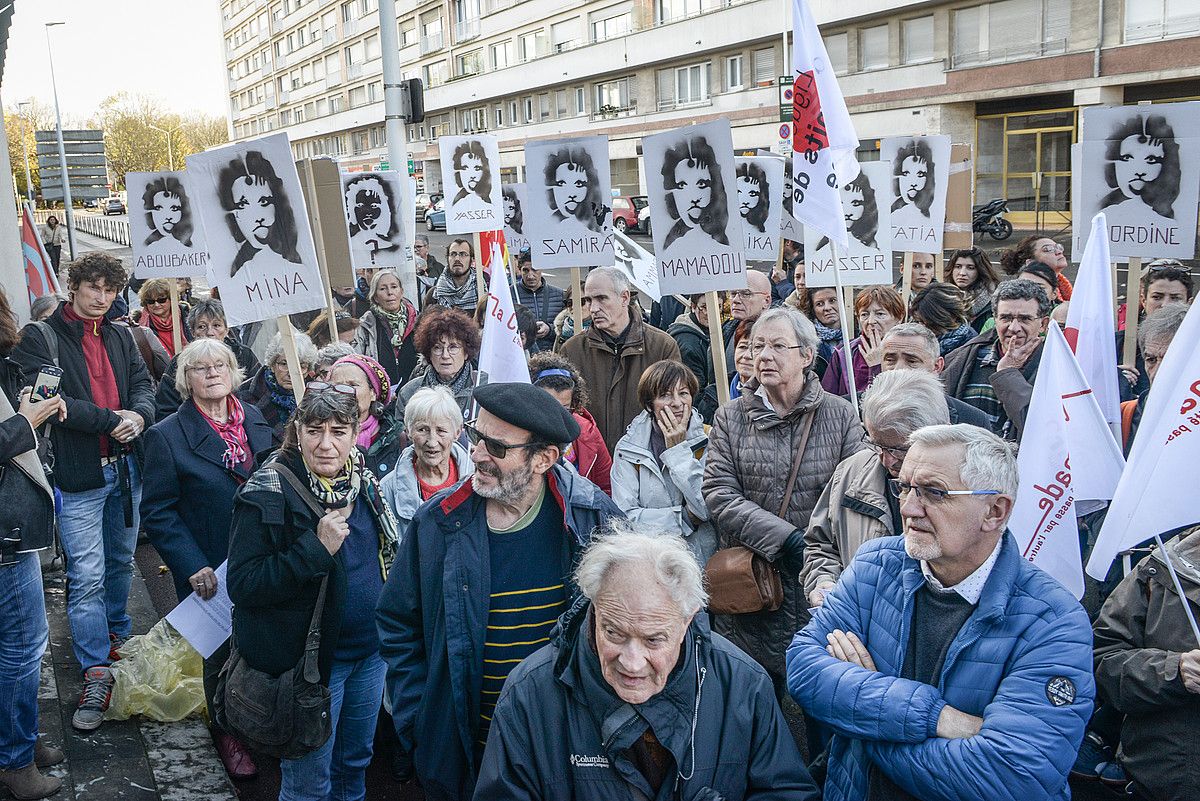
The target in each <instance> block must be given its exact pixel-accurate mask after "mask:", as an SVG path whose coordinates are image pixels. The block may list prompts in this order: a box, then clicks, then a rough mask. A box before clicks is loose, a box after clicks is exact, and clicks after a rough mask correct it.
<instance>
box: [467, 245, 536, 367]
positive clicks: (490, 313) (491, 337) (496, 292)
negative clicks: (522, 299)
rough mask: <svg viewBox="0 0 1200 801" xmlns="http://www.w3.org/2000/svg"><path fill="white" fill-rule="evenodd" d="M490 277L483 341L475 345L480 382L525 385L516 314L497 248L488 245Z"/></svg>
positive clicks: (524, 365)
mask: <svg viewBox="0 0 1200 801" xmlns="http://www.w3.org/2000/svg"><path fill="white" fill-rule="evenodd" d="M490 264H491V267H492V279H491V283H490V284H489V285H488V297H487V315H486V317H485V318H484V322H483V342H482V344H481V345H480V348H479V383H480V384H502V383H514V384H528V383H529V367H528V363H527V361H526V359H525V349H524V348H523V347H522V346H521V332H520V331H518V330H517V313H516V309H515V308H514V306H513V298H512V293H511V291H510V290H509V287H508V276H507V275H506V274H505V273H506V270H505V267H504V257H503V256H502V255H501V254H500V248H499V246H497V245H492V258H491V262H490Z"/></svg>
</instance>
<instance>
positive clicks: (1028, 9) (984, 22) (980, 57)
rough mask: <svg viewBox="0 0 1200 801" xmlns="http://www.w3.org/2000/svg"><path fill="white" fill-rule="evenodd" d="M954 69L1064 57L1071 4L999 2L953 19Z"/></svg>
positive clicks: (957, 13)
mask: <svg viewBox="0 0 1200 801" xmlns="http://www.w3.org/2000/svg"><path fill="white" fill-rule="evenodd" d="M950 29H951V36H952V37H953V44H952V50H951V59H952V60H951V66H953V67H972V66H977V65H979V64H992V63H997V62H1011V61H1021V60H1023V59H1027V58H1038V57H1041V56H1049V55H1055V54H1058V53H1065V52H1066V50H1067V37H1068V35H1069V34H1070V31H1071V0H999V1H998V2H994V3H988V4H987V5H982V6H974V7H972V8H960V9H957V10H955V11H954V12H953V14H952V16H951V25H950Z"/></svg>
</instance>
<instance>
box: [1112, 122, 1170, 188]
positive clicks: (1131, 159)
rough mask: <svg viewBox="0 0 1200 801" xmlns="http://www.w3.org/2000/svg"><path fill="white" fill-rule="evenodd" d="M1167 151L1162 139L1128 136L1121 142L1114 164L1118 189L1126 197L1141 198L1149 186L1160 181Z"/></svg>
mask: <svg viewBox="0 0 1200 801" xmlns="http://www.w3.org/2000/svg"><path fill="white" fill-rule="evenodd" d="M1165 156H1166V149H1165V148H1164V146H1163V142H1162V140H1161V139H1151V138H1149V137H1146V136H1127V137H1125V138H1124V139H1123V140H1122V141H1121V150H1120V154H1119V155H1118V156H1117V160H1116V161H1115V162H1114V163H1113V169H1114V170H1115V171H1116V174H1117V188H1118V189H1119V190H1121V193H1122V194H1123V195H1125V197H1130V198H1133V197H1141V194H1142V192H1143V190H1145V188H1146V186H1147V184H1151V183H1153V182H1154V181H1157V180H1158V176H1159V175H1161V174H1162V165H1163V161H1164V158H1165Z"/></svg>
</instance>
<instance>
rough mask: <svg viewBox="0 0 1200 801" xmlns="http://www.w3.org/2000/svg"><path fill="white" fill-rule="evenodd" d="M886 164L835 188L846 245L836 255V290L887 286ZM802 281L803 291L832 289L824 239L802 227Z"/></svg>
mask: <svg viewBox="0 0 1200 801" xmlns="http://www.w3.org/2000/svg"><path fill="white" fill-rule="evenodd" d="M889 173H890V169H889V165H888V164H885V163H883V162H880V161H873V162H870V163H867V164H864V165H862V169H861V170H860V171H859V173H858V175H857V176H856V177H855V178H854V179H853V180H851V181H850V183H848V184H846V185H845V186H843V187H842V188H841V191H840V196H841V203H842V219H843V225H844V227H845V229H846V232H847V233H848V234H849V241H850V245H849V247H847V248H846V249H844V250H839V251H838V260H837V261H838V272H840V273H841V285H842V286H872V285H875V284H890V283H892V226H891V224H890V215H891V209H890V207H889V202H890V196H891V193H890V192H889V191H888V188H887V185H888V181H889V178H890V175H889ZM804 252H805V254H806V258H805V262H804V275H805V282H806V283H807V284H808V287H809V289H815V288H816V287H823V286H837V285H838V280H837V277H836V276H835V275H834V269H833V248H832V246H831V245H830V240H829V237H828V236H825V235H824V234H823V233H822V232H820V231H818V230H817V229H816V228H814V227H812V226H811V225H806V226H804Z"/></svg>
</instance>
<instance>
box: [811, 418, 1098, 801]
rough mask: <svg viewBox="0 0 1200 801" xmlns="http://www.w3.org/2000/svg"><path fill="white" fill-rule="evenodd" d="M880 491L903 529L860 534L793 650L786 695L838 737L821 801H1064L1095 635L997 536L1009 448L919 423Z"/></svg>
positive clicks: (956, 429)
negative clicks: (872, 536)
mask: <svg viewBox="0 0 1200 801" xmlns="http://www.w3.org/2000/svg"><path fill="white" fill-rule="evenodd" d="M889 484H890V488H891V489H892V490H893V491H894V492H896V494H897V496H898V498H899V499H900V514H901V516H902V517H903V518H904V536H903V537H881V538H879V539H876V540H871V541H870V542H867V543H865V544H864V545H863V546H862V547H861V548H860V549H859V551H858V555H857V556H855V557H854V559H853V561H851V563H850V565H849V567H848V568H847V569H846V571H845V573H843V574H842V577H841V579H840V580H839V581H838V584H837V586H836V587H834V589H833V591H832V592H830V593H829V595H828V596H826V598H825V602H824V604H822V606H821V607H820V609H818V610H817V611H816V612H815V613H814V615H813V619H812V621H811V622H810V623H809V624H808V625H807V626H805V627H804V629H803V630H801V631H800V632H799V633H798V634H797V635H796V637H795V639H794V640H792V644H791V646H790V647H789V648H788V654H787V668H788V675H787V683H788V690H789V691H790V692H791V693H792V696H793V697H794V698H795V699H796V701H797V702H798V703H799V704H800V706H801V707H803V709H804V711H805V713H806V714H808V715H811V716H813V717H815V718H816V719H818V720H819V721H821V722H822V723H824V724H826V725H827V726H829V727H830V728H831V729H833V731H834V736H833V739H832V741H831V743H830V746H829V773H828V779H827V781H826V784H825V799H826V801H850V800H851V799H852V800H853V801H859V800H860V799H865V800H866V801H880V800H881V799H888V800H889V801H893V800H895V799H898V800H899V801H907V799H913V798H920V799H923V801H935V799H944V800H946V801H949V800H950V799H960V800H961V801H966V799H971V801H977V800H978V799H985V798H986V799H989V801H1006V800H1009V799H1011V800H1012V801H1033V799H1064V800H1065V799H1068V798H1070V795H1071V793H1070V790H1069V789H1068V787H1067V772H1068V771H1069V770H1070V768H1071V765H1072V763H1073V762H1074V760H1075V754H1076V752H1077V750H1078V748H1079V743H1080V740H1081V739H1082V738H1083V730H1084V724H1085V723H1086V722H1087V720H1088V717H1089V715H1090V714H1091V711H1092V699H1093V697H1094V696H1095V682H1094V680H1093V677H1092V663H1091V644H1092V637H1091V630H1090V627H1089V625H1088V618H1087V615H1086V614H1085V613H1084V611H1083V608H1082V607H1081V606H1080V605H1079V603H1078V602H1077V601H1076V600H1075V598H1073V597H1072V596H1071V594H1070V593H1069V592H1068V591H1067V590H1066V589H1065V588H1064V587H1063V586H1062V585H1061V584H1059V583H1058V582H1057V581H1055V580H1054V579H1053V578H1051V577H1050V576H1049V574H1047V573H1046V572H1044V571H1043V570H1042V569H1041V568H1038V567H1036V566H1035V565H1033V564H1032V563H1030V562H1028V561H1026V559H1025V558H1024V555H1023V554H1022V553H1021V552H1020V550H1019V549H1018V546H1017V541H1016V539H1015V538H1014V537H1013V536H1012V534H1010V533H1008V531H1007V528H1006V524H1007V522H1008V517H1009V514H1010V513H1011V512H1012V506H1013V498H1014V496H1015V495H1016V492H1017V464H1016V457H1015V456H1014V455H1013V453H1012V450H1011V449H1010V448H1009V446H1008V445H1006V444H1005V443H1004V442H1003V441H1002V440H1001V439H1000V438H999V437H997V436H995V435H994V434H992V433H990V432H988V431H985V430H983V429H981V428H977V427H975V426H969V425H955V426H944V425H938V426H930V427H928V428H922V429H920V430H918V431H916V432H914V433H913V434H912V435H911V436H910V437H909V440H908V453H907V455H906V456H905V458H904V466H903V467H902V468H901V469H900V475H899V477H898V478H894V479H889Z"/></svg>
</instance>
